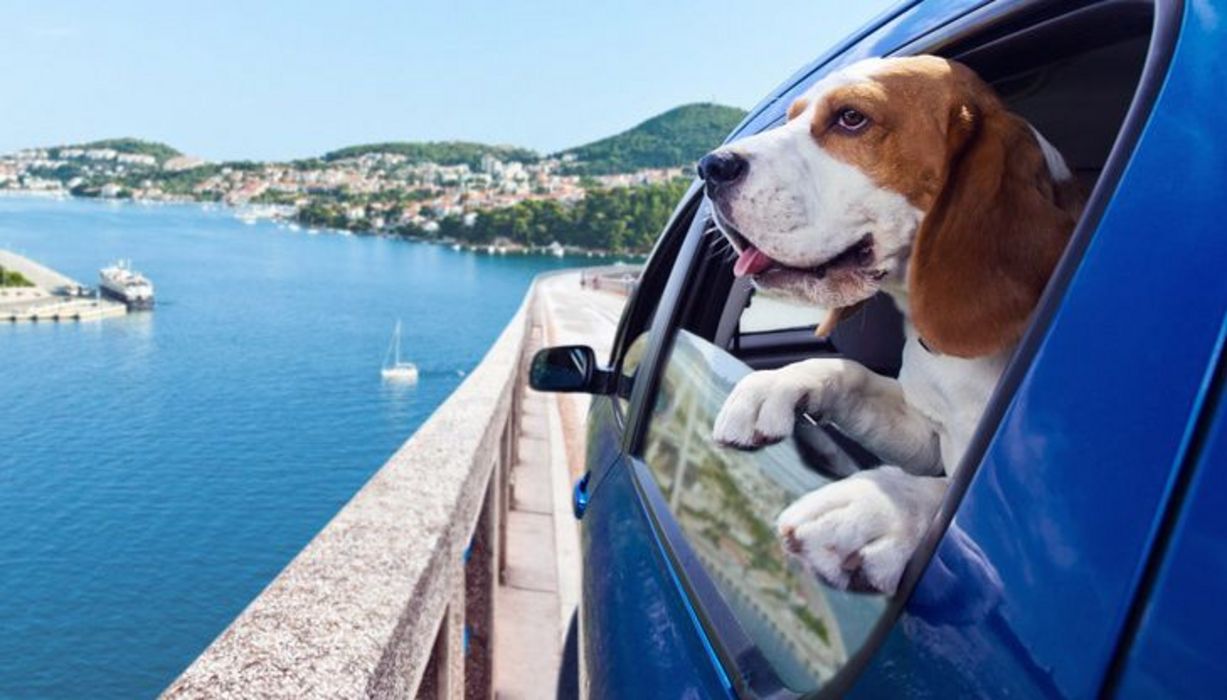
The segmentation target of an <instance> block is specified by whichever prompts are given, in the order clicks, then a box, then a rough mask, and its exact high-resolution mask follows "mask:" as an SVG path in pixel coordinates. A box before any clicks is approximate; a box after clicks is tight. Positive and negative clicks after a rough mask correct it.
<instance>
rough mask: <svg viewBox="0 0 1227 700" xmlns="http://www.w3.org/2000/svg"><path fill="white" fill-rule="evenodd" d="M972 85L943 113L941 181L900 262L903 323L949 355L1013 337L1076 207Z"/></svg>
mask: <svg viewBox="0 0 1227 700" xmlns="http://www.w3.org/2000/svg"><path fill="white" fill-rule="evenodd" d="M964 70H966V69H964ZM974 80H975V83H976V84H973V85H971V86H969V88H968V90H967V97H966V99H960V100H956V104H954V105H953V106H952V107H951V112H950V117H949V119H950V122H949V123H950V126H949V129H948V131H947V144H946V146H947V150H948V154H949V155H948V161H947V162H948V163H949V164H950V165H949V171H948V173H947V177H946V182H945V185H944V187H943V189H942V191H941V193H940V194H939V195H938V198H937V201H936V202H935V203H934V205H933V208H932V209H931V210H930V211H929V213H928V215H927V216H926V217H925V219H924V221H923V223H922V224H921V228H920V232H919V233H918V234H917V237H916V242H915V246H914V248H913V251H912V256H911V261H910V262H909V263H908V287H909V305H910V307H911V312H912V322H913V324H915V326H916V329H917V331H918V332H919V334H920V337H921V339H923V340H924V343H925V345H926V346H927V347H928V348H930V349H931V350H932V351H935V352H939V353H942V354H947V355H954V356H957V357H979V356H983V355H990V354H993V353H995V352H997V351H999V350H1001V349H1003V348H1005V347H1008V346H1009V345H1011V344H1013V343H1015V342H1016V341H1017V340H1018V339H1019V337H1020V336H1021V335H1022V333H1023V331H1024V330H1025V329H1026V326H1027V322H1028V320H1029V318H1030V315H1031V311H1032V310H1033V309H1034V308H1035V305H1036V303H1037V302H1038V301H1039V297H1040V294H1041V293H1043V291H1044V286H1045V285H1046V284H1047V282H1048V278H1049V276H1050V275H1051V274H1052V270H1053V267H1055V265H1056V263H1057V260H1058V259H1059V258H1060V256H1061V253H1062V251H1064V249H1065V243H1066V241H1067V240H1068V238H1069V234H1070V232H1071V231H1072V230H1073V227H1074V224H1075V223H1076V219H1077V209H1078V207H1077V206H1076V205H1071V202H1070V201H1068V200H1069V189H1070V187H1071V186H1072V183H1055V182H1053V178H1052V175H1051V174H1050V173H1049V170H1048V165H1047V163H1046V162H1045V159H1044V154H1043V151H1042V149H1041V147H1040V145H1039V143H1038V140H1037V136H1036V135H1035V133H1034V132H1033V131H1032V130H1031V128H1030V127H1029V126H1028V125H1027V123H1026V122H1025V121H1023V120H1022V119H1021V118H1019V117H1017V116H1015V115H1013V114H1011V113H1009V112H1007V111H1006V110H1005V108H1004V106H1003V105H1002V104H1001V103H1000V101H998V100H997V98H996V96H994V95H992V94H991V93H989V92H988V88H987V87H983V88H981V87H980V86H979V85H978V79H974ZM1062 205H1064V207H1065V208H1062Z"/></svg>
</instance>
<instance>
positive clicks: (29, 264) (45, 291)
mask: <svg viewBox="0 0 1227 700" xmlns="http://www.w3.org/2000/svg"><path fill="white" fill-rule="evenodd" d="M0 268H4V269H5V270H12V271H14V272H20V273H21V274H22V276H23V277H25V278H26V279H28V280H30V281H31V282H33V283H34V286H33V287H0V321H8V322H10V323H20V322H29V323H39V322H44V321H52V322H58V321H96V320H99V319H103V318H110V317H112V316H123V315H125V314H127V313H128V307H127V306H126V305H125V304H123V303H122V302H118V301H112V300H110V299H102V298H98V297H97V296H94V295H89V294H87V293H86V290H87V287H85V285H83V284H81V283H80V282H77V281H76V280H73V279H72V278H70V277H68V276H67V275H64V274H61V273H59V272H56V271H55V270H52V269H51V268H49V267H46V266H45V265H41V264H39V263H37V262H35V261H33V260H31V259H29V258H27V257H25V256H24V255H18V254H17V253H14V252H12V251H9V250H3V249H0Z"/></svg>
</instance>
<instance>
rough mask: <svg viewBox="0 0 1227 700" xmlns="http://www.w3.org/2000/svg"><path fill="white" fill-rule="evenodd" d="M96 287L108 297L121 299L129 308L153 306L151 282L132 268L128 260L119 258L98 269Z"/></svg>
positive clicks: (150, 307) (149, 307) (148, 307)
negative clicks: (112, 263) (97, 283)
mask: <svg viewBox="0 0 1227 700" xmlns="http://www.w3.org/2000/svg"><path fill="white" fill-rule="evenodd" d="M98 278H99V282H100V283H99V285H98V289H99V290H100V291H101V292H102V293H103V294H105V295H107V296H108V297H111V298H113V299H117V300H119V301H122V302H123V303H125V304H127V305H128V308H129V309H152V308H153V282H150V281H149V279H148V278H147V277H145V276H144V275H142V274H141V273H139V272H136V271H135V270H133V269H132V263H131V261H128V260H119V261H117V262H116V263H115V264H114V265H111V266H110V267H104V268H102V269H101V270H99V271H98Z"/></svg>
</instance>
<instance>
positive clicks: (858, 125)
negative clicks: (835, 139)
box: [835, 109, 869, 132]
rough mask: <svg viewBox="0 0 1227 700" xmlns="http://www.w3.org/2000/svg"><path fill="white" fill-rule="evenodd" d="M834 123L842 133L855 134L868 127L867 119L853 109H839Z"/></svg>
mask: <svg viewBox="0 0 1227 700" xmlns="http://www.w3.org/2000/svg"><path fill="white" fill-rule="evenodd" d="M835 123H836V124H838V125H839V128H841V129H843V130H844V131H851V132H856V131H860V130H861V129H864V128H865V127H866V126H868V125H869V117H866V116H865V115H864V114H861V113H860V112H858V111H856V110H855V109H841V110H840V111H839V117H838V118H837V119H836V120H835Z"/></svg>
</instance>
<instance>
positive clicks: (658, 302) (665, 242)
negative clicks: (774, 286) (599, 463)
mask: <svg viewBox="0 0 1227 700" xmlns="http://www.w3.org/2000/svg"><path fill="white" fill-rule="evenodd" d="M700 184H701V183H699V182H698V181H697V180H696V181H695V182H693V183H691V185H690V187H689V188H688V189H687V190H686V194H685V195H683V196H682V199H681V200H680V201H679V202H678V205H677V206H676V207H674V209H673V213H672V214H671V215H670V216H669V221H668V223H666V224H665V227H664V228H663V229H662V230H661V234H660V236H658V237H657V239H656V244H655V245H654V246H653V247H652V252H651V253H650V254H649V255H648V258H647V260H646V261H645V262H644V264H643V267H642V268H641V272H640V275H639V280H638V282H637V283H636V284H635V287H634V290H633V291H632V292H631V294H630V296H629V297H628V298H627V300H626V308H625V311H624V312H623V314H622V317H621V318H620V319H619V320H618V327H617V329H616V330H615V331H614V340H613V343H612V345H611V349H610V354H609V369H610V370H611V371H612V372H613V373H614V377H615V386H614V395H613V396H610V397H608V398H609V400H610V401H611V402H612V403H613V413H614V416H615V418H616V419H617V421H618V427H619V428H621V429H623V430H625V429H626V426H627V423H628V415H629V414H630V413H631V412H633V410H634V405H635V404H634V401H633V396H634V394H633V389H634V385H635V384H638V383H642V382H636V381H634V379H633V378H630V379H628V378H627V377H624V376H623V374H622V365H623V361H624V360H625V359H626V352H627V350H629V349H630V346H631V344H632V343H634V341H635V339H636V338H638V337H639V336H640V334H642V333H644V332H647V333H648V334H649V335H648V343H649V347H650V345H651V344H652V342H653V340H652V338H653V337H654V336H653V335H652V330H653V327H654V326H653V320H654V319H655V317H656V316H657V315H658V314H659V312H660V310H661V308H663V307H664V305H665V304H666V297H665V296H664V294H663V292H664V287H665V286H666V285H667V284H668V281H669V278H670V277H672V271H673V269H674V268H676V267H677V263H678V261H680V260H683V259H684V258H683V254H684V251H682V250H681V248H682V247H683V246H684V245H685V235H686V231H687V230H688V229H689V228H690V226H692V225H693V223H694V217H695V212H696V210H697V209H698V207H699V204H700V201H701V200H702V192H701V191H700ZM658 267H660V268H661V269H659V270H658V269H657V268H658ZM653 297H656V299H655V300H654V299H653ZM647 360H648V356H647V354H646V353H645V355H644V357H643V360H641V361H640V363H639V365H638V367H637V368H636V374H635V376H636V377H637V376H639V373H640V370H641V369H642V368H643V367H644V366H645V365H646V361H647ZM628 389H629V390H630V391H631V396H629V397H628V396H626V393H625V392H626V391H627V390H628ZM621 399H628V401H627V404H626V405H625V406H624V405H623V403H622V401H621ZM625 444H626V443H625V439H624V442H623V445H624V446H625Z"/></svg>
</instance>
